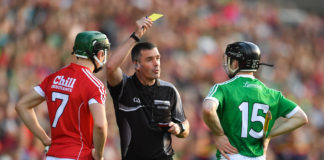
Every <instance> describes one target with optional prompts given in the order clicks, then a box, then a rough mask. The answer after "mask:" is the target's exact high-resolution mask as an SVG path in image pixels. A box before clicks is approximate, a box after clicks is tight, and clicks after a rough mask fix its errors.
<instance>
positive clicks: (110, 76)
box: [106, 17, 152, 86]
mask: <svg viewBox="0 0 324 160" xmlns="http://www.w3.org/2000/svg"><path fill="white" fill-rule="evenodd" d="M151 26H152V21H151V20H150V19H149V18H145V17H143V18H141V19H139V20H137V21H136V27H137V29H136V31H135V35H136V36H137V37H138V38H141V37H142V36H143V34H144V33H145V32H146V30H147V29H149V28H150V27H151ZM135 44H136V41H135V40H134V39H133V38H129V39H127V41H126V42H124V43H123V44H122V45H121V46H119V47H118V48H117V49H116V51H115V52H114V53H113V54H111V56H110V57H109V58H108V61H107V65H106V67H107V81H108V83H109V85H110V86H116V85H117V84H119V82H120V81H121V80H122V78H123V76H122V70H121V68H120V66H121V65H122V64H123V62H124V61H125V59H126V57H127V56H128V55H129V53H130V50H131V49H132V48H133V47H134V45H135Z"/></svg>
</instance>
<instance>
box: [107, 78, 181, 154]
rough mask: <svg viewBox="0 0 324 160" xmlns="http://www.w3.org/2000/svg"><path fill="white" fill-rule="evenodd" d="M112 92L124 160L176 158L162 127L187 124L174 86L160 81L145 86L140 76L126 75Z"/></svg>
mask: <svg viewBox="0 0 324 160" xmlns="http://www.w3.org/2000/svg"><path fill="white" fill-rule="evenodd" d="M108 89H109V92H110V94H111V96H112V98H113V102H114V108H115V114H116V121H117V125H118V128H119V134H120V140H121V151H122V157H123V160H126V159H127V160H133V159H137V160H138V159H141V160H146V159H147V160H161V159H170V158H172V155H173V154H174V152H173V149H172V146H171V134H170V133H169V132H167V128H163V127H159V126H158V123H168V122H170V121H173V122H175V123H181V122H183V121H185V120H186V117H185V113H184V111H183V108H182V103H181V99H180V95H179V93H178V91H177V89H176V88H175V87H174V85H172V84H171V83H169V82H166V81H163V80H160V79H157V80H156V82H155V84H154V85H152V86H144V85H142V84H141V83H140V81H139V80H138V78H137V76H136V74H134V75H133V76H130V77H129V76H127V75H125V74H123V79H122V81H121V82H120V83H119V84H118V85H116V86H114V87H111V86H110V85H109V84H108Z"/></svg>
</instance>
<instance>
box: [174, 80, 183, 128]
mask: <svg viewBox="0 0 324 160" xmlns="http://www.w3.org/2000/svg"><path fill="white" fill-rule="evenodd" d="M172 88H173V91H174V94H173V95H174V96H173V100H174V103H173V104H174V107H173V109H172V119H173V120H175V121H177V122H183V121H185V120H186V115H185V113H184V110H183V107H182V102H181V97H180V94H179V92H178V90H177V89H176V88H175V87H174V86H173V87H172Z"/></svg>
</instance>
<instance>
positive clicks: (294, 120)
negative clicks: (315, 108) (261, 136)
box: [268, 107, 308, 138]
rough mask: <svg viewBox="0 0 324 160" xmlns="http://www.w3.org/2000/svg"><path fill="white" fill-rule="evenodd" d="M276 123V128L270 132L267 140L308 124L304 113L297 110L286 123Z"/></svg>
mask: <svg viewBox="0 0 324 160" xmlns="http://www.w3.org/2000/svg"><path fill="white" fill-rule="evenodd" d="M298 108H299V107H298ZM276 122H278V121H276ZM276 122H275V126H277V127H276V128H274V129H272V130H271V132H270V133H269V136H268V138H273V137H276V136H279V135H282V134H285V133H288V132H291V131H293V130H295V129H297V128H299V127H301V126H303V125H305V124H306V123H308V118H307V116H306V114H305V112H304V111H303V110H302V109H300V108H299V109H298V111H297V112H296V113H295V114H294V115H293V116H291V117H290V118H288V120H287V121H285V122H278V124H276Z"/></svg>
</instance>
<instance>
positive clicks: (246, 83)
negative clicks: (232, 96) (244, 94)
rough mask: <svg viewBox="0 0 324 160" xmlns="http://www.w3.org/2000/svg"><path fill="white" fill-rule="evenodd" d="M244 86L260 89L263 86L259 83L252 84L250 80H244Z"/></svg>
mask: <svg viewBox="0 0 324 160" xmlns="http://www.w3.org/2000/svg"><path fill="white" fill-rule="evenodd" d="M243 87H246V88H258V89H260V88H261V86H259V85H257V84H251V83H249V82H244V85H243Z"/></svg>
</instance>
